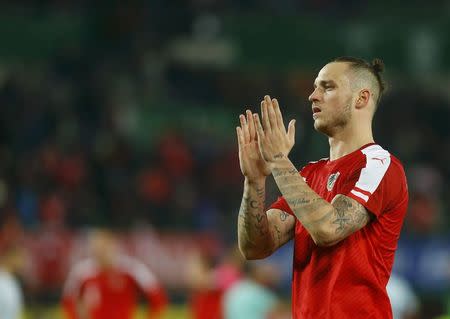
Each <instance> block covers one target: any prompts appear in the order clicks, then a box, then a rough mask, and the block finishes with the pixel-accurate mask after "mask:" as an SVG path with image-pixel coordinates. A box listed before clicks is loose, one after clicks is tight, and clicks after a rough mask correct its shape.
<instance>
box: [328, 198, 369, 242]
mask: <svg viewBox="0 0 450 319" xmlns="http://www.w3.org/2000/svg"><path fill="white" fill-rule="evenodd" d="M331 205H333V207H334V211H333V217H332V219H331V230H332V231H333V232H334V235H335V236H336V242H338V241H340V240H342V239H344V238H345V237H347V236H349V235H351V234H352V233H354V232H356V231H358V230H360V229H361V228H363V227H364V226H366V225H367V224H368V223H369V221H370V220H371V218H373V215H372V214H371V213H370V212H369V211H368V210H367V209H366V208H365V207H364V206H363V205H362V204H360V203H359V202H358V201H356V200H354V199H353V198H350V197H347V196H345V195H342V194H338V195H336V196H335V197H334V198H333V200H332V202H331Z"/></svg>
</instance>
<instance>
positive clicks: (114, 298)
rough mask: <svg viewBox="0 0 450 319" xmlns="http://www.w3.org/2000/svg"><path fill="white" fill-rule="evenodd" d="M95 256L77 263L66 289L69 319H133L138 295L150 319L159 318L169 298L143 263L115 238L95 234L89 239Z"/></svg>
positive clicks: (103, 234)
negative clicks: (124, 251) (122, 248)
mask: <svg viewBox="0 0 450 319" xmlns="http://www.w3.org/2000/svg"><path fill="white" fill-rule="evenodd" d="M89 248H90V249H91V253H92V257H91V258H88V259H86V260H83V261H81V262H79V263H78V264H76V265H75V266H74V267H73V269H72V270H71V272H70V273H69V276H68V279H67V281H66V284H65V287H64V290H63V300H62V302H63V309H64V310H65V313H66V315H67V316H68V318H69V319H132V318H133V316H134V313H135V310H136V304H137V297H138V293H139V292H142V293H143V294H144V295H145V296H146V299H147V301H148V304H149V307H150V310H151V311H149V318H160V317H161V314H162V312H163V310H164V309H165V308H166V305H167V296H166V293H165V291H164V290H163V289H162V287H161V286H160V284H159V283H158V281H157V280H156V278H155V276H154V275H153V274H152V273H151V272H150V270H149V269H148V268H147V266H145V265H144V264H143V263H141V262H139V261H138V260H136V259H134V258H131V257H128V256H124V255H123V254H122V253H121V252H120V250H119V249H118V244H117V242H116V239H115V238H114V235H113V234H112V233H111V232H109V231H105V230H101V231H95V232H94V233H93V234H91V236H90V238H89Z"/></svg>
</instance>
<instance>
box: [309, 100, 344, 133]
mask: <svg viewBox="0 0 450 319" xmlns="http://www.w3.org/2000/svg"><path fill="white" fill-rule="evenodd" d="M351 118H352V112H351V101H348V102H347V103H346V104H345V106H344V108H343V110H342V112H339V113H337V112H336V113H335V114H333V116H332V117H331V118H330V117H328V118H324V119H322V121H321V122H320V120H315V121H314V129H315V130H316V131H318V132H320V133H323V134H325V135H326V136H328V137H332V136H334V135H335V134H336V133H337V132H339V131H341V130H342V129H344V128H345V127H346V126H347V125H348V123H349V122H350V120H351Z"/></svg>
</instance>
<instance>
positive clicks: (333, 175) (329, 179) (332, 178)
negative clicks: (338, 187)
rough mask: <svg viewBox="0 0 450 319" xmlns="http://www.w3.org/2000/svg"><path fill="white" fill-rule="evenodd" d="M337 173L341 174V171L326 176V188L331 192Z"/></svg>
mask: <svg viewBox="0 0 450 319" xmlns="http://www.w3.org/2000/svg"><path fill="white" fill-rule="evenodd" d="M339 175H341V173H339V172H336V173H334V174H331V175H330V176H329V177H328V182H327V189H328V191H329V192H331V190H332V189H333V186H334V183H336V180H337V179H338V177H339Z"/></svg>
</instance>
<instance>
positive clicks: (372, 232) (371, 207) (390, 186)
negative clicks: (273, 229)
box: [271, 144, 408, 319]
mask: <svg viewBox="0 0 450 319" xmlns="http://www.w3.org/2000/svg"><path fill="white" fill-rule="evenodd" d="M300 175H301V176H302V177H303V178H304V179H305V181H306V183H307V184H308V185H309V186H310V187H311V188H312V189H313V190H314V191H315V192H316V193H317V194H319V195H320V196H321V197H322V198H324V199H325V200H326V201H328V202H331V201H332V199H333V198H334V197H335V196H336V195H337V194H342V195H345V196H348V197H351V198H353V199H354V200H356V201H358V202H359V203H361V204H362V205H363V206H364V207H365V208H366V209H367V210H368V211H369V212H371V213H372V214H373V215H374V216H375V218H374V219H373V220H372V221H371V222H369V223H368V224H367V225H366V226H365V227H363V228H362V229H360V230H359V231H357V232H355V233H353V234H352V235H350V236H348V237H347V238H345V239H343V240H342V241H340V242H339V243H337V244H336V245H334V246H331V247H319V246H317V245H316V244H315V243H314V241H313V240H312V238H311V236H310V235H309V233H308V232H307V230H306V229H305V228H304V227H303V225H302V224H301V223H300V222H299V220H298V219H296V224H295V237H294V249H295V250H294V260H293V272H294V273H293V279H292V281H293V282H292V309H293V318H294V319H299V318H302V319H309V318H311V319H316V318H320V319H334V318H352V319H355V318H356V319H358V318H364V319H369V318H377V319H378V318H380V319H381V318H383V319H386V318H392V312H391V306H390V301H389V298H388V295H387V293H386V285H387V282H388V279H389V276H390V273H391V269H392V264H393V262H394V253H395V250H396V248H397V241H398V238H399V236H400V230H401V227H402V224H403V219H404V216H405V213H406V208H407V204H408V189H407V184H406V177H405V173H404V170H403V166H402V164H401V163H400V161H399V160H398V159H397V158H395V157H394V156H392V155H391V154H389V152H387V151H385V150H384V149H383V148H381V147H380V146H379V145H376V144H368V145H365V146H363V147H361V148H360V149H359V150H357V151H354V152H352V153H350V154H347V155H346V156H343V157H341V158H339V159H337V160H334V161H330V160H328V159H322V160H319V161H318V162H312V163H309V164H307V165H306V166H305V167H304V168H303V169H302V170H301V171H300ZM271 208H276V209H280V210H283V211H285V212H287V213H290V214H292V215H293V212H292V210H291V209H290V208H289V205H288V204H287V202H286V201H285V200H284V198H282V197H280V198H279V199H278V200H277V201H276V202H275V203H273V204H272V205H271Z"/></svg>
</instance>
